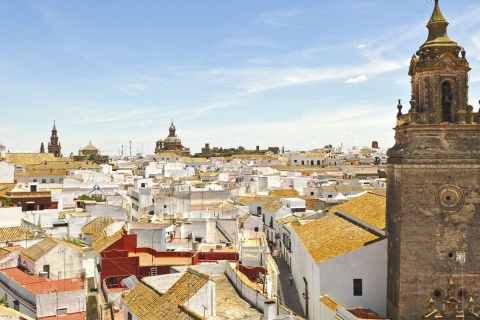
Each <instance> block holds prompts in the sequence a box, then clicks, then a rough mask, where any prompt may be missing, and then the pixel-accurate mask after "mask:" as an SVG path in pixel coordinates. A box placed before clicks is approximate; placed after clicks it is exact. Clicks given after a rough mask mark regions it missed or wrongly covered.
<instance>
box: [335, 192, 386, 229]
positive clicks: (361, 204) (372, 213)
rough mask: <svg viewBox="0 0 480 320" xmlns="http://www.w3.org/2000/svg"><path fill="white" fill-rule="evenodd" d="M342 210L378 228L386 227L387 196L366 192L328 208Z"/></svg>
mask: <svg viewBox="0 0 480 320" xmlns="http://www.w3.org/2000/svg"><path fill="white" fill-rule="evenodd" d="M337 210H340V211H343V212H345V213H347V214H349V215H351V216H353V217H355V218H357V219H359V220H362V221H365V222H366V223H368V224H370V225H372V226H374V227H375V228H378V229H380V230H385V228H386V220H387V219H386V212H387V198H386V197H385V196H381V195H378V194H374V193H370V192H367V193H366V194H364V195H361V196H359V197H357V198H354V199H352V200H350V201H347V202H345V203H342V204H340V205H338V206H334V207H332V208H330V210H329V211H330V212H336V211H337Z"/></svg>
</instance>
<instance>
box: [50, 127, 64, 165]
mask: <svg viewBox="0 0 480 320" xmlns="http://www.w3.org/2000/svg"><path fill="white" fill-rule="evenodd" d="M48 153H53V154H54V155H55V157H61V156H62V146H61V145H60V142H59V141H58V136H57V128H56V127H55V121H54V122H53V129H52V136H51V137H50V142H49V143H48Z"/></svg>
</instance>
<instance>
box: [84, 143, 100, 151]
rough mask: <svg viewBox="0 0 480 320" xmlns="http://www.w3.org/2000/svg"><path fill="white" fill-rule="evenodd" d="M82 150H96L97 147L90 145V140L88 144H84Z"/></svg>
mask: <svg viewBox="0 0 480 320" xmlns="http://www.w3.org/2000/svg"><path fill="white" fill-rule="evenodd" d="M82 151H98V149H97V148H95V147H94V146H93V145H92V142H91V141H90V143H89V144H88V146H86V147H85V148H83V149H82Z"/></svg>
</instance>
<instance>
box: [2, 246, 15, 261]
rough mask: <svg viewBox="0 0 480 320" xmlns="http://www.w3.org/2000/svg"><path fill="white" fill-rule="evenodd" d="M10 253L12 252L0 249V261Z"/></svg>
mask: <svg viewBox="0 0 480 320" xmlns="http://www.w3.org/2000/svg"><path fill="white" fill-rule="evenodd" d="M10 253H12V252H11V251H9V250H7V249H4V248H0V259H3V258H4V257H6V256H8V255H9V254H10Z"/></svg>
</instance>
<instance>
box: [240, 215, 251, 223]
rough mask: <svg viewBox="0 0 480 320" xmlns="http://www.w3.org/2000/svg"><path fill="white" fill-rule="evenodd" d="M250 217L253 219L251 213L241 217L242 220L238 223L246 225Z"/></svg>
mask: <svg viewBox="0 0 480 320" xmlns="http://www.w3.org/2000/svg"><path fill="white" fill-rule="evenodd" d="M250 217H251V215H250V214H249V213H247V214H245V215H243V216H241V217H240V218H238V223H244V222H245V221H247V219H248V218H250Z"/></svg>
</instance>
